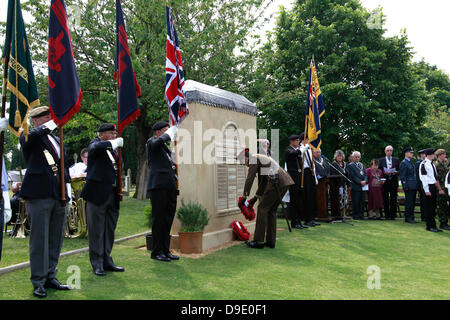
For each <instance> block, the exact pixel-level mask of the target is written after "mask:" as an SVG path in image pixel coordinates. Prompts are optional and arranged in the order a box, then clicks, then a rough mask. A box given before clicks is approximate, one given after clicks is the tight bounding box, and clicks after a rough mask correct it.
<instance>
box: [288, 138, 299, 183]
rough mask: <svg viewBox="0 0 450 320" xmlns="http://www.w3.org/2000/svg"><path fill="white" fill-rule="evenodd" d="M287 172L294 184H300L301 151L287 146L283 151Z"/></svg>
mask: <svg viewBox="0 0 450 320" xmlns="http://www.w3.org/2000/svg"><path fill="white" fill-rule="evenodd" d="M284 160H285V161H286V168H287V172H288V173H289V175H290V176H291V178H292V180H294V183H295V184H296V185H300V183H301V176H302V153H301V151H300V149H294V148H293V147H291V146H288V147H287V148H286V150H285V151H284Z"/></svg>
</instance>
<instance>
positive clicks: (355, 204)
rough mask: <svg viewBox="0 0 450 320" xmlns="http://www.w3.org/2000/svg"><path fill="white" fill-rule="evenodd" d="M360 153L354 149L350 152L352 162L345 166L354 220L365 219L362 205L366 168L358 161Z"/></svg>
mask: <svg viewBox="0 0 450 320" xmlns="http://www.w3.org/2000/svg"><path fill="white" fill-rule="evenodd" d="M360 159H361V153H359V152H358V151H354V152H353V153H352V160H353V161H352V162H351V163H350V164H349V165H348V166H347V173H348V178H349V179H350V180H351V181H352V183H351V184H350V186H351V188H352V217H353V219H356V220H366V219H367V218H365V217H364V205H365V198H366V194H365V193H364V190H365V189H366V188H367V187H366V185H367V184H368V180H367V174H366V168H364V165H363V164H362V163H361V162H360V161H359V160H360Z"/></svg>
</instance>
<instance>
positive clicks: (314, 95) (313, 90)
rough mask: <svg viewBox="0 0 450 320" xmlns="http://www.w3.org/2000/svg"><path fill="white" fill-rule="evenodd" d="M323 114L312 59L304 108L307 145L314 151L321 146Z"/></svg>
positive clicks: (320, 93)
mask: <svg viewBox="0 0 450 320" xmlns="http://www.w3.org/2000/svg"><path fill="white" fill-rule="evenodd" d="M324 113H325V105H324V103H323V98H322V92H321V91H320V86H319V79H318V78H317V70H316V66H315V63H314V58H313V59H311V65H310V71H309V86H308V102H307V106H306V123H307V129H306V135H307V137H308V139H309V144H310V145H311V147H312V148H313V149H314V150H317V149H318V148H320V145H321V144H322V128H321V123H320V118H321V117H322V116H323V115H324Z"/></svg>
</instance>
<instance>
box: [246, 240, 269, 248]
mask: <svg viewBox="0 0 450 320" xmlns="http://www.w3.org/2000/svg"><path fill="white" fill-rule="evenodd" d="M245 244H246V245H248V246H249V247H250V248H253V249H263V248H264V244H263V243H257V242H255V241H246V242H245Z"/></svg>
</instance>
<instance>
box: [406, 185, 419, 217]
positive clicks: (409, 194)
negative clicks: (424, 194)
mask: <svg viewBox="0 0 450 320" xmlns="http://www.w3.org/2000/svg"><path fill="white" fill-rule="evenodd" d="M416 193H417V190H405V221H414V206H415V204H416Z"/></svg>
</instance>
